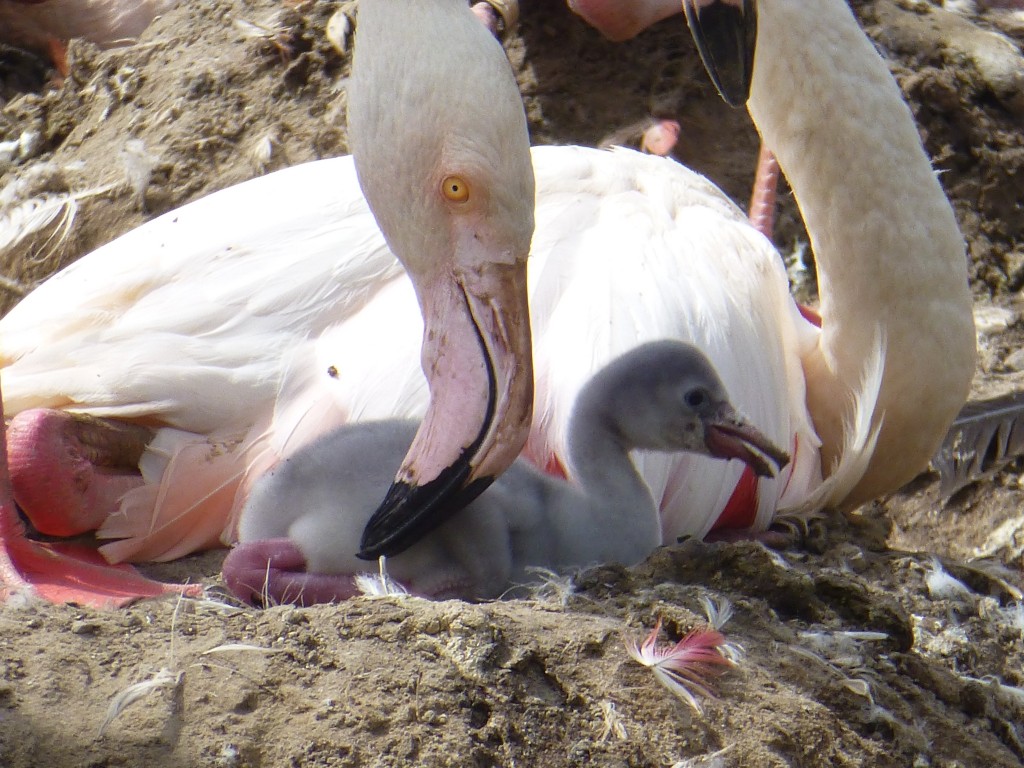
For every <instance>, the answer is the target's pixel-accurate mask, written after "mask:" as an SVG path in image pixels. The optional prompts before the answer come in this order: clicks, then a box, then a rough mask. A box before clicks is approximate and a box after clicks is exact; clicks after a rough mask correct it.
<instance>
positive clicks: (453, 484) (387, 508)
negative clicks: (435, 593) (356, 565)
mask: <svg viewBox="0 0 1024 768" xmlns="http://www.w3.org/2000/svg"><path fill="white" fill-rule="evenodd" d="M469 473H470V466H469V457H468V455H467V454H463V456H462V457H461V458H460V459H459V460H458V461H457V462H456V463H455V464H453V465H452V466H450V467H448V468H446V469H445V470H444V471H443V472H441V474H440V475H438V476H437V477H436V478H434V479H433V480H431V481H430V482H428V483H425V484H423V485H411V484H409V483H406V482H404V481H400V480H397V481H395V482H394V483H392V484H391V487H390V488H389V489H388V493H387V496H385V497H384V501H383V502H382V503H381V505H380V507H379V508H378V509H377V511H376V512H374V513H373V517H371V518H370V521H369V522H368V523H367V524H366V528H365V529H364V530H363V538H362V541H360V543H359V552H357V553H356V557H358V558H360V559H361V560H376V559H377V558H378V557H380V556H382V555H383V556H385V557H394V556H395V555H398V554H401V553H402V552H404V551H405V550H407V549H408V548H409V547H411V546H412V545H413V544H415V543H416V542H418V541H420V540H421V539H422V538H423V537H424V536H426V535H427V534H428V533H430V532H431V531H433V530H434V529H435V528H437V527H438V526H439V525H441V524H442V523H444V522H445V521H446V520H448V518H450V517H451V516H452V515H454V514H455V513H456V512H458V511H459V510H461V509H462V508H464V507H465V506H466V505H467V504H469V503H470V502H472V501H473V499H475V498H476V497H477V496H479V495H480V494H481V493H483V492H484V491H485V490H487V487H488V486H489V485H490V484H491V483H492V482H494V478H493V477H480V478H477V479H476V480H473V481H472V482H470V483H467V482H466V480H467V478H468V477H469Z"/></svg>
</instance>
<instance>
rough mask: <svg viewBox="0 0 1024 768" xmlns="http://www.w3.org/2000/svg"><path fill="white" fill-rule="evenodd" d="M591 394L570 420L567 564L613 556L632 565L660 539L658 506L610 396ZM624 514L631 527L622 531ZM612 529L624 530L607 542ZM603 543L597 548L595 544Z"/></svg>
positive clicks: (562, 527)
mask: <svg viewBox="0 0 1024 768" xmlns="http://www.w3.org/2000/svg"><path fill="white" fill-rule="evenodd" d="M592 394H593V393H589V392H587V391H584V392H583V393H581V396H580V398H579V399H578V400H577V403H576V407H575V410H574V412H573V415H572V419H571V421H570V423H569V435H568V437H569V441H568V452H569V464H570V467H571V470H570V475H571V477H572V480H573V483H574V486H575V487H573V486H567V489H568V490H569V491H570V492H571V493H572V494H573V497H574V498H573V499H572V500H571V503H568V504H564V505H561V506H562V508H563V510H564V511H563V513H562V514H564V515H566V516H568V517H571V518H573V519H571V520H567V521H564V523H563V524H561V525H559V526H558V529H559V530H565V531H568V532H571V533H570V534H569V535H568V536H566V537H564V542H563V544H562V546H563V549H564V552H563V556H564V562H565V563H567V564H571V563H575V564H579V565H585V564H588V563H590V562H595V561H600V560H608V559H614V560H616V561H618V562H623V563H626V564H632V563H633V562H637V561H639V560H641V559H643V558H644V557H645V556H646V555H647V554H648V553H650V551H651V550H653V549H654V548H655V547H657V546H658V544H660V543H661V523H660V519H659V517H658V510H657V507H656V506H655V503H654V499H653V498H652V497H651V491H650V489H649V488H648V487H647V484H646V483H645V482H644V480H643V478H642V477H641V476H640V473H639V472H637V470H636V466H635V465H634V464H633V460H632V459H631V458H630V455H629V451H630V449H631V447H632V446H629V445H626V444H625V443H624V442H623V440H622V438H621V436H620V433H619V431H618V430H617V429H616V427H615V425H614V423H613V422H612V419H611V418H610V417H609V415H608V413H607V410H606V409H605V407H604V403H605V401H606V400H607V398H605V397H604V396H603V395H602V396H601V397H596V396H588V395H592ZM624 518H627V519H629V520H630V521H631V522H630V526H629V530H628V531H626V530H623V525H622V520H623V519H624ZM569 523H571V524H569ZM581 531H583V532H585V533H584V534H583V535H581V534H580V532H581ZM591 531H592V534H591V533H590V532H591ZM608 531H618V532H619V533H618V534H617V535H616V536H614V538H615V539H616V540H615V541H606V540H605V539H607V532H608ZM602 532H605V533H604V535H602ZM602 541H603V544H601V545H600V546H599V547H598V551H594V543H595V542H602ZM578 548H579V551H578V552H577V549H578Z"/></svg>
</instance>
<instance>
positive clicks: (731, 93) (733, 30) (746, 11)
mask: <svg viewBox="0 0 1024 768" xmlns="http://www.w3.org/2000/svg"><path fill="white" fill-rule="evenodd" d="M683 7H684V9H685V11H686V22H687V25H688V26H689V27H690V33H691V34H692V35H693V39H694V42H695V43H696V44H697V50H698V51H699V52H700V58H701V61H703V62H704V68H705V69H706V70H707V71H708V75H710V77H711V80H712V82H713V83H714V84H715V88H717V89H718V92H719V94H721V96H722V98H723V99H724V100H725V102H726V104H728V105H729V106H731V107H742V106H743V105H744V104H746V103H747V99H748V98H749V97H750V84H751V81H752V79H753V74H754V50H755V47H756V44H757V4H756V0H712V1H711V2H703V3H698V2H696V0H684V2H683Z"/></svg>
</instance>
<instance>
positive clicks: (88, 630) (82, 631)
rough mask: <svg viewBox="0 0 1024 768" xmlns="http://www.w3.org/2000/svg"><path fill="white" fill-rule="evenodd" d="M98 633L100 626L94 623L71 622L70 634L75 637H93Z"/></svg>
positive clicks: (83, 621) (80, 620)
mask: <svg viewBox="0 0 1024 768" xmlns="http://www.w3.org/2000/svg"><path fill="white" fill-rule="evenodd" d="M99 631H100V625H99V624H97V623H96V622H95V621H85V620H82V619H79V620H78V621H73V622H71V633H72V634H75V635H95V634H96V633H97V632H99Z"/></svg>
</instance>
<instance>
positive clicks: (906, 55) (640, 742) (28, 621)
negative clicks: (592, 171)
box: [0, 0, 1024, 768]
mask: <svg viewBox="0 0 1024 768" xmlns="http://www.w3.org/2000/svg"><path fill="white" fill-rule="evenodd" d="M853 5H854V6H855V8H856V10H857V11H858V13H859V14H860V16H861V19H862V21H863V23H864V25H865V27H866V28H867V30H868V31H869V32H870V34H871V35H872V37H873V38H874V39H875V41H876V42H877V43H878V45H879V47H880V48H881V50H882V51H883V52H884V53H885V54H886V55H887V56H888V58H889V60H890V62H891V66H892V69H893V72H894V73H895V75H896V77H897V78H898V80H899V81H900V84H901V86H902V87H903V89H904V91H905V92H906V94H907V96H908V99H909V100H910V102H911V103H912V105H913V108H914V111H915V114H916V115H917V118H918V120H919V124H920V128H921V134H922V136H923V138H924V140H925V142H926V144H927V147H928V150H929V151H930V153H931V154H932V156H933V157H934V158H935V164H936V167H937V168H938V169H939V171H940V173H941V180H942V182H943V184H944V185H945V188H946V190H947V192H948V193H949V195H950V197H951V198H952V199H953V202H954V204H955V207H956V210H957V214H958V216H959V220H960V223H961V226H962V228H963V231H964V234H965V236H966V237H967V239H968V244H969V255H970V260H971V276H972V281H973V287H974V291H975V295H976V297H977V300H978V307H979V321H980V322H979V330H980V333H979V343H980V351H981V355H980V367H979V375H978V380H977V385H976V388H975V389H976V393H977V394H978V395H985V396H987V395H991V394H997V393H1001V392H1006V391H1009V390H1012V389H1014V388H1018V387H1020V386H1021V378H1022V376H1024V373H1022V371H1024V359H1021V356H1020V355H1019V354H1016V353H1017V352H1018V350H1019V349H1020V348H1021V340H1022V338H1024V324H1022V321H1021V314H1020V309H1021V308H1020V306H1019V304H1020V300H1019V294H1018V292H1019V291H1020V289H1021V288H1024V209H1022V204H1024V128H1022V125H1024V59H1022V58H1021V55H1020V52H1019V48H1020V46H1021V45H1022V44H1024V12H1021V11H1014V10H1012V9H1002V8H999V7H989V6H999V5H1011V6H1012V5H1014V3H988V4H986V3H983V2H981V1H980V0H979V1H978V3H977V6H975V4H974V3H971V2H958V3H956V5H957V6H958V8H959V9H960V13H953V12H951V11H950V10H945V9H943V8H941V7H938V6H941V5H942V3H940V2H939V0H854V2H853ZM946 5H948V6H953V5H954V3H953V2H947V3H946ZM1016 5H1017V6H1018V7H1019V3H1017V4H1016ZM354 6H355V3H351V2H349V3H341V4H340V5H338V4H335V3H330V2H326V0H311V1H310V2H306V3H304V4H300V5H298V6H297V7H296V6H295V5H294V4H293V5H291V6H287V7H284V8H282V7H281V6H279V4H278V3H277V2H275V1H274V0H193V2H188V3H184V4H183V5H182V7H180V8H179V9H178V10H177V11H175V12H172V13H169V14H167V15H166V16H165V17H164V18H162V19H159V20H158V21H157V22H155V23H154V24H153V25H152V26H151V28H150V29H149V30H148V31H147V32H146V34H145V35H144V36H143V38H142V39H141V41H140V42H139V44H138V45H136V46H135V47H133V48H126V49H120V50H115V51H109V52H101V51H99V50H97V49H96V48H94V47H92V46H89V45H85V44H74V45H72V47H71V51H70V62H71V74H70V76H69V77H68V78H67V79H65V80H64V81H63V83H61V84H59V85H55V84H52V83H51V84H49V85H47V84H46V82H45V80H46V78H47V75H46V73H45V72H44V71H43V70H42V69H41V68H39V67H37V66H36V65H34V64H32V63H31V62H29V61H28V60H27V59H25V58H24V57H22V56H20V55H19V54H15V53H12V52H0V71H3V72H5V75H4V81H3V82H2V83H0V106H2V109H0V157H2V158H4V159H0V174H3V175H2V176H0V212H3V211H4V210H7V211H10V210H12V209H13V207H14V206H15V205H16V204H17V203H18V202H20V201H22V200H25V199H28V198H29V197H31V196H32V195H35V194H38V193H40V192H44V191H46V192H51V193H60V192H74V193H76V195H77V196H78V198H79V199H78V201H77V206H78V208H77V213H76V216H75V218H74V220H73V221H71V222H70V223H68V225H67V226H68V229H69V232H70V238H69V240H68V242H67V244H66V245H65V246H63V247H62V248H60V249H54V248H53V247H52V244H53V240H51V239H49V238H50V235H51V234H52V230H46V231H44V232H43V233H42V234H41V235H40V236H39V237H38V238H36V240H35V241H34V242H33V243H31V244H30V246H29V247H25V246H22V247H21V248H19V251H18V253H17V257H16V258H13V259H11V260H10V262H9V263H4V264H3V265H2V267H0V273H2V275H0V276H2V277H3V278H6V280H5V281H3V286H2V288H0V291H2V292H3V293H4V296H3V300H4V306H5V307H6V306H10V305H11V304H12V303H14V302H15V301H16V300H17V298H18V293H19V291H24V290H28V289H31V287H32V286H33V285H34V284H36V282H38V281H39V280H41V279H42V278H44V277H45V276H46V275H48V274H50V273H51V272H53V271H54V270H56V269H57V268H59V267H61V266H63V265H65V264H67V263H69V262H71V261H73V260H74V259H75V258H76V257H77V256H79V255H81V254H83V253H85V252H88V251H89V250H90V249H92V248H94V247H96V246H97V245H99V244H101V243H103V242H106V241H108V240H110V239H112V238H114V237H115V236H117V235H119V234H121V233H123V232H125V231H126V230H128V229H130V228H132V227H134V226H136V225H138V224H140V223H141V222H143V221H145V220H147V219H149V218H151V217H152V216H154V215H155V214H158V213H161V212H164V211H167V210H169V209H171V208H173V207H175V206H178V205H180V204H182V203H185V202H187V201H189V200H193V199H195V198H197V197H200V196H202V195H203V194H206V193H208V192H211V191H213V190H216V189H220V188H223V187H226V186H228V185H230V184H233V183H236V182H239V181H242V180H244V179H248V178H251V177H253V176H255V175H258V174H260V173H264V172H267V171H272V170H275V169H278V168H281V167H284V166H287V165H291V164H295V163H299V162H303V161H306V160H312V159H316V158H323V157H329V156H332V155H336V154H341V153H344V152H346V151H347V147H346V141H345V127H344V110H345V91H344V78H345V76H346V74H347V71H348V53H347V48H346V45H347V42H348V40H347V38H346V36H345V35H344V34H341V35H334V38H335V40H334V43H332V42H331V41H329V40H328V38H327V36H326V35H325V29H326V27H327V23H328V20H329V18H330V17H331V16H332V14H333V13H334V12H335V10H336V9H338V8H341V9H342V10H344V11H347V12H348V13H349V14H350V16H352V17H354V13H353V11H354ZM523 6H524V7H523V22H522V25H521V27H520V29H519V31H518V33H517V34H516V35H515V36H514V37H513V38H512V39H511V41H510V42H509V53H510V56H511V58H512V60H513V62H514V64H515V66H516V68H517V70H518V72H519V79H520V83H521V85H522V89H523V93H524V96H525V99H526V105H527V109H528V113H529V118H530V125H531V129H532V133H533V139H534V141H535V142H537V143H582V144H595V143H600V142H602V141H607V140H611V141H619V142H622V141H630V140H635V138H636V136H637V135H638V133H639V130H640V129H641V128H642V127H643V125H644V121H645V120H647V119H649V118H650V116H652V115H654V116H658V117H672V118H674V119H677V120H679V121H680V123H681V124H682V127H683V132H682V141H681V143H680V146H679V148H678V150H677V156H678V159H680V160H681V161H682V162H684V163H687V164H689V165H691V166H693V167H695V168H697V169H698V170H701V171H702V172H705V173H707V174H708V175H710V176H711V177H712V178H713V179H715V180H716V181H717V182H718V183H719V184H720V185H722V186H723V188H724V189H725V190H726V191H727V192H728V193H729V194H730V195H732V196H733V197H734V198H735V199H737V200H738V201H740V202H743V201H744V200H745V198H746V196H747V191H748V190H749V188H750V183H751V176H752V168H753V165H754V159H755V153H756V134H755V132H754V129H753V127H752V126H751V124H750V121H749V119H748V118H747V116H746V114H745V113H744V112H742V111H740V112H736V111H732V110H730V109H729V108H728V107H726V106H725V105H724V104H723V103H722V102H721V101H720V100H719V99H718V98H717V96H716V95H715V94H714V92H713V90H712V87H711V85H710V84H709V82H708V81H707V78H706V77H704V75H703V72H702V70H701V69H700V65H699V62H698V60H697V57H696V53H695V51H694V49H693V45H692V42H691V40H690V38H689V35H688V33H687V32H686V30H685V28H684V25H683V24H682V23H681V22H680V21H678V20H677V21H669V22H666V23H664V24H661V25H659V26H658V27H656V28H655V29H653V30H650V31H649V32H648V33H645V34H644V35H642V36H641V37H640V38H638V39H636V40H634V41H632V42H630V43H625V44H618V45H613V44H610V43H606V42H604V41H602V40H601V39H600V38H599V37H598V35H597V34H595V33H594V32H592V31H591V30H590V29H588V28H587V27H585V26H584V25H583V24H582V23H580V22H578V21H576V20H575V19H574V17H572V16H571V15H570V14H569V13H568V12H567V11H566V10H565V8H564V7H563V6H564V4H563V3H562V2H560V0H559V1H557V2H556V0H534V2H532V3H531V2H526V0H524V2H523ZM338 20H339V18H338V17H336V18H335V21H338ZM1010 41H1013V42H1010ZM1014 45H1015V46H1016V48H1015V47H1014ZM778 240H779V242H780V247H781V249H782V250H783V252H784V253H792V252H794V251H795V250H796V246H797V244H798V243H800V242H802V241H803V240H805V236H804V235H803V232H802V229H801V227H800V225H799V221H798V216H797V213H796V210H795V206H794V205H793V201H792V199H791V198H789V197H787V199H785V200H784V206H783V210H782V213H781V216H780V228H779V236H778ZM2 247H3V244H2V243H0V248H2ZM793 275H794V281H795V283H796V289H797V290H798V291H800V292H801V294H802V295H807V296H813V285H808V284H806V279H805V275H806V272H801V271H800V270H799V269H798V265H794V269H793ZM1020 470H1021V465H1020V463H1019V462H1018V463H1012V464H1010V465H1009V466H1008V467H1007V468H1005V469H1003V470H1001V471H1000V472H998V473H996V474H995V475H994V476H992V477H989V478H987V479H984V480H983V481H981V482H979V483H976V484H974V485H972V486H970V487H968V488H967V489H965V490H963V491H961V492H960V493H958V494H957V495H956V496H954V497H953V499H952V500H950V501H949V502H946V503H943V502H942V501H940V500H939V498H938V482H937V480H936V477H935V475H934V474H929V475H925V476H923V477H921V478H919V479H918V480H917V481H916V482H915V483H913V484H912V486H911V487H910V488H908V489H906V490H905V491H904V492H901V493H897V494H894V495H893V496H892V497H890V498H887V499H884V500H882V501H880V502H877V503H876V504H874V505H870V506H869V507H867V508H865V509H863V510H861V511H860V513H859V514H857V515H853V516H851V517H849V518H843V517H840V516H833V517H832V518H831V519H827V520H823V521H819V523H818V524H815V525H814V526H812V529H811V531H810V532H809V535H808V536H807V537H806V541H805V543H804V545H803V546H802V547H800V548H798V549H794V550H792V551H786V552H782V553H776V552H770V551H769V550H766V549H764V548H763V547H761V546H759V545H755V544H751V543H740V544H707V545H706V544H701V543H698V542H693V541H688V542H683V543H681V544H678V545H676V546H673V547H667V548H664V549H662V550H659V551H658V552H656V553H655V554H654V555H652V556H651V558H650V559H649V560H648V561H647V562H646V563H644V564H642V565H641V566H639V567H636V568H633V569H622V568H601V569H596V570H592V571H588V572H585V573H583V574H581V575H579V576H578V577H577V578H576V580H575V590H573V591H569V590H567V589H565V588H564V587H560V586H558V585H552V586H551V587H549V588H548V589H546V590H543V591H541V592H540V593H539V594H538V595H537V597H536V598H535V599H532V600H516V601H505V602H499V603H489V604H482V605H470V604H465V603H460V602H439V603H430V602H427V601H423V600H419V599H414V598H408V599H398V598H378V599H369V598H366V599H358V600H353V601H350V602H349V603H346V604H344V605H340V606H322V607H318V608H309V609H297V608H291V607H276V608H271V609H268V610H265V611H257V610H253V609H241V608H235V607H232V606H230V605H228V604H226V602H224V600H223V597H222V594H223V593H222V592H221V591H219V589H218V587H217V582H218V572H219V563H220V558H221V557H222V554H221V553H209V554H206V555H203V556H200V557H195V558H190V559H188V560H185V561H180V562H178V563H175V564H173V565H172V566H170V567H165V568H163V569H160V570H158V571H156V573H157V574H158V575H160V576H162V577H164V578H177V579H181V578H186V577H188V578H191V579H192V580H201V581H203V582H204V583H206V584H209V585H210V586H211V597H210V599H208V600H203V601H192V600H188V601H182V600H174V599H166V600H157V601H149V602H145V603H141V604H138V605H135V606H134V607H130V608H127V609H124V610H120V611H116V612H109V613H103V612H98V611H92V610H86V609H82V608H79V607H75V606H50V605H42V604H38V603H29V604H25V605H15V604H12V605H8V606H5V607H3V608H2V609H0V766H4V767H5V768H28V767H29V766H51V765H52V766H81V767H83V768H84V767H85V766H90V767H97V768H98V767H100V766H104V767H106V766H155V765H160V766H179V765H180V766H207V765H208V766H225V767H226V768H233V767H234V766H239V767H241V766H246V767H249V768H256V767H258V766H259V767H263V768H268V767H270V766H406V765H424V766H448V765H451V766H479V767H483V766H509V767H511V766H552V767H557V766H576V765H587V766H608V767H609V768H610V767H612V766H707V767H710V766H822V765H835V766H920V767H922V768H924V767H925V766H935V767H936V768H938V767H939V766H942V767H943V768H952V767H953V766H1014V765H1020V764H1021V763H1022V761H1024V666H1022V664H1024V607H1021V606H1022V605H1024V603H1022V602H1021V591H1020V589H1021V588H1022V587H1024V578H1022V574H1021V568H1022V566H1024V554H1022V553H1024V512H1022V509H1021V485H1022V482H1021V480H1020V476H1019V473H1020ZM980 555H984V556H985V559H981V560H978V559H975V558H977V557H978V556H980ZM944 573H949V574H951V575H952V576H953V577H955V579H957V581H950V580H949V579H944V578H943V574H944ZM701 597H710V598H712V599H714V600H716V601H719V602H721V601H723V600H728V601H729V602H730V603H731V604H732V606H733V607H734V609H735V615H734V617H733V618H732V619H731V621H730V622H729V623H728V624H727V625H726V627H725V633H726V635H727V636H728V638H729V639H730V640H731V641H732V642H734V643H738V644H740V645H742V647H743V648H744V649H745V657H744V659H743V661H742V662H741V663H740V664H739V665H738V666H737V667H736V668H735V669H733V670H730V671H729V672H728V673H727V674H725V675H724V676H723V677H722V678H721V679H720V681H719V682H718V684H717V692H718V696H717V697H716V698H703V699H702V702H703V704H704V713H703V714H702V715H698V714H696V713H694V712H692V711H690V710H689V709H688V708H687V707H686V706H685V705H684V704H682V703H681V702H680V701H678V700H677V699H675V698H673V697H672V696H671V695H670V694H669V693H668V692H667V691H665V690H664V689H663V688H661V687H660V686H659V685H658V684H657V682H656V681H655V678H654V676H653V675H652V674H651V672H650V671H649V670H647V669H645V668H643V667H641V666H640V665H638V664H636V663H635V662H634V661H632V660H631V659H630V658H629V656H628V655H627V653H626V651H625V646H624V642H623V641H624V638H636V639H639V638H641V637H642V636H643V635H645V634H646V632H647V631H648V630H649V629H650V627H652V626H653V624H654V622H655V621H656V619H657V618H658V617H662V618H663V619H664V623H665V629H664V631H663V639H664V638H667V637H671V638H673V639H678V638H679V637H681V636H682V635H683V634H685V633H686V632H687V631H688V630H689V629H690V628H692V627H694V626H697V625H700V624H702V623H703V622H704V618H703V614H702V608H701V601H700V599H701ZM147 681H148V684H147V685H145V686H143V687H141V688H132V687H131V686H133V685H134V684H136V683H143V682H147ZM108 720H109V722H105V721H108ZM104 726H105V727H104ZM101 729H102V733H101Z"/></svg>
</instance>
